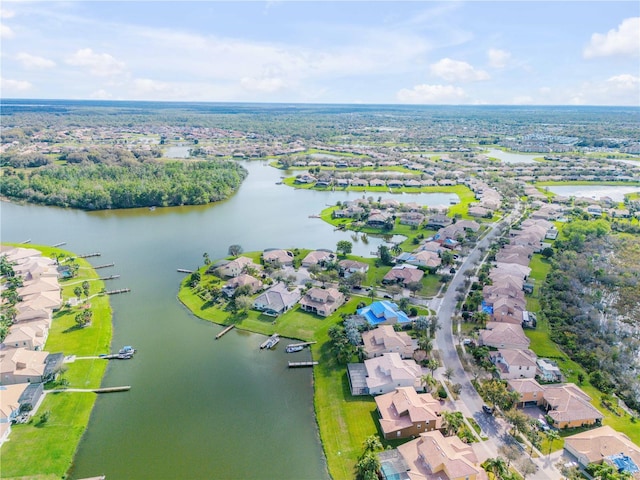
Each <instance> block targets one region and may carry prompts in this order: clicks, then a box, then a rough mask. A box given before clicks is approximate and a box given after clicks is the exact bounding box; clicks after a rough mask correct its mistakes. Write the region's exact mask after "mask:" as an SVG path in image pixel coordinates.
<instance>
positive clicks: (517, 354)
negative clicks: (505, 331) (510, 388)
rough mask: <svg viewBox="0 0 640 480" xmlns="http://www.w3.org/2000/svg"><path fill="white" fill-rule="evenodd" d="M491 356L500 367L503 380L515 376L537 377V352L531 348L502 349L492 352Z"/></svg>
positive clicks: (499, 371)
mask: <svg viewBox="0 0 640 480" xmlns="http://www.w3.org/2000/svg"><path fill="white" fill-rule="evenodd" d="M489 357H490V359H491V363H493V364H494V365H495V366H496V368H497V369H498V375H499V376H500V378H501V379H502V380H508V379H513V378H535V376H536V372H537V370H538V368H537V367H538V366H537V364H536V354H535V353H533V352H532V351H531V350H508V349H500V350H498V351H497V352H490V353H489Z"/></svg>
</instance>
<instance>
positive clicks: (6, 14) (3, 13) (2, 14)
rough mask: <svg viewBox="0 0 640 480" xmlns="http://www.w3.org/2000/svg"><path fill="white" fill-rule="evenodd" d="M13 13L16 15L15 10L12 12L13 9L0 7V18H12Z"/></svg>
mask: <svg viewBox="0 0 640 480" xmlns="http://www.w3.org/2000/svg"><path fill="white" fill-rule="evenodd" d="M15 15H16V12H14V11H13V10H7V9H5V8H0V18H13V17H14V16H15Z"/></svg>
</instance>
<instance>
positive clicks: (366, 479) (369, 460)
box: [356, 453, 380, 480]
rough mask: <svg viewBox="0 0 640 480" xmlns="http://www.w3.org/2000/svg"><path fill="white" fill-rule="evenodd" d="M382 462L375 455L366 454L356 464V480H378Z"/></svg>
mask: <svg viewBox="0 0 640 480" xmlns="http://www.w3.org/2000/svg"><path fill="white" fill-rule="evenodd" d="M378 470H380V460H378V456H377V455H376V454H374V453H367V454H365V455H364V456H363V457H362V458H361V459H360V461H359V462H358V463H357V464H356V478H357V479H358V480H378Z"/></svg>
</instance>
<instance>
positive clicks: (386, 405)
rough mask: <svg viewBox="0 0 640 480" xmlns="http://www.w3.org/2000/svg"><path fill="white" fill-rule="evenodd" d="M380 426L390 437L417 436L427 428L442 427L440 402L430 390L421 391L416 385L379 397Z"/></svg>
mask: <svg viewBox="0 0 640 480" xmlns="http://www.w3.org/2000/svg"><path fill="white" fill-rule="evenodd" d="M375 401H376V406H377V409H378V415H379V416H380V419H379V421H380V429H381V430H382V432H383V434H384V438H385V439H387V440H394V439H398V438H415V437H416V436H417V435H420V434H421V433H423V432H430V431H432V430H436V429H440V428H442V417H441V416H440V411H441V406H440V402H439V401H438V400H436V399H435V398H433V397H432V396H431V394H430V393H418V392H416V391H415V390H414V389H413V388H412V387H398V388H396V389H395V391H392V392H389V393H385V394H384V395H378V396H377V397H375Z"/></svg>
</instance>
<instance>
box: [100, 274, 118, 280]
mask: <svg viewBox="0 0 640 480" xmlns="http://www.w3.org/2000/svg"><path fill="white" fill-rule="evenodd" d="M116 278H120V275H109V276H108V277H100V280H115V279H116Z"/></svg>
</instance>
